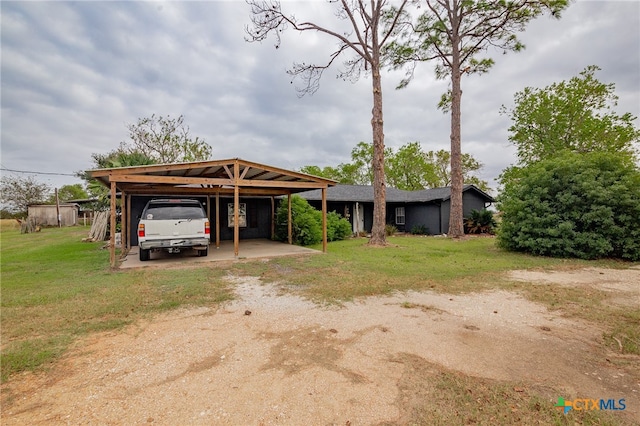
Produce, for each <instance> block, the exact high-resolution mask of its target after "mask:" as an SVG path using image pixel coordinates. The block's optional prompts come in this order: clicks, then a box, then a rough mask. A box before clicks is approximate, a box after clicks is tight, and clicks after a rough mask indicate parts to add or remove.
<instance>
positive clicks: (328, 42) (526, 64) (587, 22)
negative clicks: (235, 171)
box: [0, 0, 640, 187]
mask: <svg viewBox="0 0 640 426" xmlns="http://www.w3.org/2000/svg"><path fill="white" fill-rule="evenodd" d="M328 7H330V5H328V4H327V3H326V2H323V1H287V2H284V3H283V10H285V11H291V12H292V13H295V14H296V17H297V18H298V19H300V20H312V19H313V20H316V21H319V22H318V23H325V24H326V25H327V26H331V25H333V23H334V22H336V20H335V18H332V15H331V11H330V9H328ZM0 8H1V31H2V33H1V43H2V46H1V65H2V70H1V72H2V74H1V89H2V92H1V96H2V98H1V102H2V116H1V123H0V124H1V129H2V130H1V132H2V133H1V144H2V145H1V158H0V162H1V164H2V168H3V169H11V170H22V171H34V172H41V173H51V174H40V175H35V176H36V177H37V179H38V180H40V181H43V182H46V183H48V184H49V185H51V186H58V187H59V186H61V185H65V184H73V183H80V181H79V180H78V179H76V178H74V177H72V176H63V175H54V174H56V173H57V174H72V173H73V172H75V171H78V170H83V169H88V168H91V167H92V162H91V154H92V153H107V152H109V151H111V150H114V149H115V148H117V147H118V145H119V143H120V142H122V141H126V140H127V137H128V135H127V130H126V125H127V124H128V123H134V122H136V121H137V119H138V118H141V117H148V116H151V115H152V114H160V115H171V116H173V117H177V116H179V115H181V114H183V115H184V116H185V122H186V123H187V124H188V125H189V127H190V131H191V135H192V136H194V137H195V136H198V137H201V138H204V139H205V141H206V142H207V143H209V144H210V145H211V146H212V148H213V157H214V158H233V157H240V158H243V159H246V160H251V161H256V162H261V163H265V164H270V165H275V166H280V167H284V168H289V169H297V168H300V167H301V166H304V165H310V164H315V165H319V166H327V165H332V166H335V165H337V164H338V163H340V162H346V161H349V159H350V151H351V149H352V148H353V147H354V146H355V144H356V143H357V142H359V141H371V125H370V120H371V107H372V104H371V102H372V101H371V95H370V93H371V89H370V87H371V80H370V78H368V77H364V78H362V79H361V80H360V81H358V82H357V83H350V82H344V81H342V80H340V79H336V78H335V75H336V72H337V71H338V69H336V70H333V71H328V72H327V73H325V75H324V77H323V80H322V82H321V87H320V90H319V91H318V92H317V93H316V94H315V95H313V96H306V97H303V98H298V96H297V93H296V90H295V84H293V85H292V84H291V78H290V76H288V75H287V74H286V70H287V69H288V68H289V67H290V66H291V65H292V63H293V62H294V61H298V62H303V61H304V62H312V61H314V60H319V61H322V60H323V59H325V58H327V55H328V54H329V53H331V51H332V49H333V48H335V46H336V43H335V42H334V41H333V40H332V39H330V38H325V37H323V36H322V35H317V34H310V33H304V34H297V33H293V32H291V31H290V32H288V33H286V34H285V37H284V39H283V44H282V46H281V48H280V49H277V50H276V49H275V48H274V40H272V39H270V40H267V41H265V42H263V43H247V42H246V41H245V26H247V25H248V24H249V23H250V20H249V13H250V10H249V6H248V5H247V4H246V3H245V2H244V1H168V2H156V1H145V2H134V1H118V2H115V1H96V2H94V1H75V2H61V1H46V2H31V1H29V2H27V1H18V2H12V1H4V0H3V1H1V2H0ZM520 37H521V39H522V41H523V42H524V43H525V44H526V47H527V48H526V49H525V50H524V51H523V52H520V53H509V54H507V55H502V54H495V55H494V59H495V60H496V63H495V65H494V67H493V68H492V70H491V72H490V73H489V74H485V75H483V76H470V77H465V78H464V79H463V91H464V95H463V111H462V113H463V128H462V140H463V151H464V152H469V153H471V154H472V155H473V156H475V157H476V158H477V159H478V160H480V161H481V162H482V163H484V165H485V167H484V169H483V171H482V174H481V177H482V178H483V179H486V180H488V181H489V183H490V185H491V186H493V187H496V183H495V181H494V178H496V177H497V176H498V175H499V173H500V172H501V170H502V169H504V168H505V167H506V166H508V165H509V164H511V163H513V162H514V161H515V156H514V152H515V150H514V149H513V147H511V146H510V145H509V143H508V140H507V138H508V132H507V128H508V127H509V119H508V118H507V117H505V116H501V115H500V114H499V109H500V106H501V105H503V104H504V105H506V106H510V105H512V101H513V95H514V94H515V93H516V92H517V91H520V90H522V89H523V88H525V87H527V86H532V87H544V86H547V85H549V84H551V83H553V82H557V81H561V80H566V79H569V78H571V77H572V76H575V75H577V74H578V73H579V72H580V71H581V70H583V69H584V68H585V67H586V66H588V65H598V66H599V67H600V68H602V70H601V71H600V72H598V73H597V77H598V79H599V80H600V81H603V82H606V83H615V85H616V93H617V94H618V96H619V98H620V99H619V104H618V111H620V112H631V113H632V114H634V115H635V116H638V115H640V2H638V1H625V2H615V1H577V2H575V3H573V4H572V5H571V6H570V7H569V9H567V10H566V11H565V13H564V14H563V17H562V19H561V20H553V19H550V18H547V17H542V18H539V19H538V20H536V21H534V22H532V23H531V24H530V25H529V26H528V28H527V31H526V32H525V33H522V34H521V35H520ZM401 77H402V73H399V72H395V73H392V72H385V73H384V74H383V84H384V87H383V97H384V114H385V142H386V145H387V146H390V147H393V148H398V147H400V146H401V145H403V144H405V143H407V142H411V141H419V142H420V143H421V145H422V147H423V148H424V149H425V150H431V149H434V150H436V149H448V144H449V116H448V115H445V114H443V113H442V112H440V111H439V110H437V109H436V104H437V102H438V100H439V98H440V95H441V94H442V93H443V92H444V91H445V90H446V88H447V83H446V81H437V80H435V78H434V76H433V66H432V65H431V64H421V65H420V66H419V67H418V69H417V71H416V78H415V80H414V81H413V82H412V84H411V85H410V86H409V87H408V88H407V89H404V90H400V91H397V90H394V87H395V86H396V85H397V83H398V81H399V80H400V78H401ZM636 123H637V122H636ZM2 173H3V174H6V173H11V172H8V171H7V170H3V171H2ZM19 175H20V176H25V175H23V174H19Z"/></svg>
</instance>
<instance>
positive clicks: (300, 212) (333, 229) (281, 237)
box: [275, 195, 351, 246]
mask: <svg viewBox="0 0 640 426" xmlns="http://www.w3.org/2000/svg"><path fill="white" fill-rule="evenodd" d="M291 228H292V229H291V234H292V235H291V238H292V240H293V243H294V244H297V245H302V246H308V245H312V244H317V243H319V242H320V241H322V212H320V211H319V210H316V209H314V208H313V207H312V206H311V205H310V204H309V203H308V202H307V200H305V199H304V198H302V197H300V196H297V195H294V196H292V197H291ZM287 232H288V210H287V199H286V198H284V199H283V200H282V201H281V202H280V205H279V206H278V209H277V211H276V235H275V239H276V240H278V241H286V240H287ZM349 235H351V224H350V223H349V221H348V220H347V219H345V218H343V217H342V216H340V215H339V214H338V213H336V212H329V213H327V241H336V240H344V239H345V238H347V237H348V236H349Z"/></svg>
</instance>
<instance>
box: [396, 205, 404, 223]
mask: <svg viewBox="0 0 640 426" xmlns="http://www.w3.org/2000/svg"><path fill="white" fill-rule="evenodd" d="M396 225H404V207H396Z"/></svg>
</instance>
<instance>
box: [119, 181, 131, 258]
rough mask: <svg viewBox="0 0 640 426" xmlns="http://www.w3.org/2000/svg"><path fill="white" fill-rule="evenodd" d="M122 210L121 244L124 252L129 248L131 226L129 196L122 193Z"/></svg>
mask: <svg viewBox="0 0 640 426" xmlns="http://www.w3.org/2000/svg"><path fill="white" fill-rule="evenodd" d="M120 200H121V206H122V207H121V208H120V244H121V246H120V247H122V250H123V252H124V251H125V250H126V247H127V238H126V235H127V232H129V224H128V223H127V210H129V203H127V194H126V193H125V192H124V191H122V193H121V194H120Z"/></svg>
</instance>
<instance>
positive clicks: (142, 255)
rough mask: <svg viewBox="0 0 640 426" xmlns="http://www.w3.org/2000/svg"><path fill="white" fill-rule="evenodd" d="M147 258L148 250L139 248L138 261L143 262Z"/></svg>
mask: <svg viewBox="0 0 640 426" xmlns="http://www.w3.org/2000/svg"><path fill="white" fill-rule="evenodd" d="M147 260H149V250H144V249H140V261H141V262H145V261H147Z"/></svg>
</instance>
